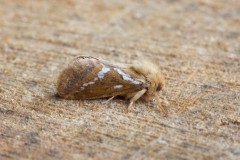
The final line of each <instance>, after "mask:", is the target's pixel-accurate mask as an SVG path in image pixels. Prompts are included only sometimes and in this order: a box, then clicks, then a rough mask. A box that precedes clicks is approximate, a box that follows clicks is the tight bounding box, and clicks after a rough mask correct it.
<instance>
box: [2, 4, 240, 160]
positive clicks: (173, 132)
mask: <svg viewBox="0 0 240 160" xmlns="http://www.w3.org/2000/svg"><path fill="white" fill-rule="evenodd" d="M77 55H90V56H95V57H101V58H103V59H106V60H109V61H112V62H131V60H132V59H145V58H148V59H150V60H151V61H153V62H155V63H157V64H158V65H159V66H160V68H161V70H162V72H163V74H164V76H165V77H166V82H167V85H166V87H165V89H164V90H163V92H161V93H160V97H161V98H162V105H163V106H164V107H165V108H168V110H169V116H168V117H165V116H164V114H163V113H162V112H160V111H158V110H157V109H156V103H155V102H154V101H153V102H148V103H144V102H138V103H136V105H135V109H134V110H133V111H132V112H130V113H125V111H126V106H127V105H128V102H127V101H124V100H121V99H114V100H112V101H111V102H110V103H108V104H102V103H101V102H103V101H104V100H106V99H104V100H93V101H69V100H64V99H61V98H58V97H57V96H56V89H55V87H56V86H55V85H56V78H57V76H58V74H59V72H60V71H61V70H62V69H63V68H64V67H65V66H66V65H67V63H68V62H69V61H70V60H71V59H72V58H73V57H75V56H77ZM86 158H87V159H107V158H109V159H236V160H237V159H239V158H240V3H239V0H228V1H226V0H215V1H214V0H188V1H187V0H179V1H175V0H161V1H160V0H151V1H147V0H138V1H137V0H135V1H130V0H119V1H115V0H112V1H107V0H97V1H86V0H81V1H80V0H79V1H77V0H61V1H60V0H51V1H50V0H41V1H38V0H35V1H34V0H32V1H30V0H12V1H9V0H0V159H1V160H2V159H39V160H40V159H56V160H57V159H86Z"/></svg>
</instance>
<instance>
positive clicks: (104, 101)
mask: <svg viewBox="0 0 240 160" xmlns="http://www.w3.org/2000/svg"><path fill="white" fill-rule="evenodd" d="M115 97H116V96H112V97H110V98H109V99H108V100H106V101H104V102H102V104H106V103H108V102H110V101H111V100H112V99H113V98H115Z"/></svg>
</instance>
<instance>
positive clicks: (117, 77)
mask: <svg viewBox="0 0 240 160" xmlns="http://www.w3.org/2000/svg"><path fill="white" fill-rule="evenodd" d="M140 78H142V77H141V76H138V75H137V74H135V73H134V72H131V71H128V70H127V69H125V68H124V69H122V68H119V66H116V67H115V66H114V65H109V64H106V63H103V62H102V61H100V60H98V59H96V58H93V57H77V58H76V59H75V60H73V61H72V62H71V63H70V64H69V66H68V67H67V68H66V69H65V70H64V71H63V72H62V73H61V74H60V76H59V80H58V85H57V86H58V87H57V89H58V93H59V95H60V96H62V97H64V98H66V99H96V98H104V97H111V96H118V95H121V96H123V95H126V94H127V93H131V92H136V91H138V90H141V89H142V88H143V86H144V83H143V82H144V81H143V80H142V79H140Z"/></svg>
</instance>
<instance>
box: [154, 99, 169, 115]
mask: <svg viewBox="0 0 240 160" xmlns="http://www.w3.org/2000/svg"><path fill="white" fill-rule="evenodd" d="M156 100H157V106H158V109H159V110H160V111H161V112H162V113H163V115H164V116H165V117H167V116H168V115H169V111H168V109H167V108H166V107H165V105H163V103H162V100H161V98H160V97H159V96H158V95H156Z"/></svg>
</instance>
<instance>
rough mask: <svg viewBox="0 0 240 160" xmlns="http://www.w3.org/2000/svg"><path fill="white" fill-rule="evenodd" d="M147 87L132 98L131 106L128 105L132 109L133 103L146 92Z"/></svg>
mask: <svg viewBox="0 0 240 160" xmlns="http://www.w3.org/2000/svg"><path fill="white" fill-rule="evenodd" d="M146 91H147V90H146V89H143V90H141V91H139V92H137V93H136V94H135V95H134V96H133V97H132V98H131V99H130V103H129V106H128V109H131V107H132V105H133V103H134V102H136V101H137V100H138V99H139V98H141V97H142V96H143V95H144V93H146Z"/></svg>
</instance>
